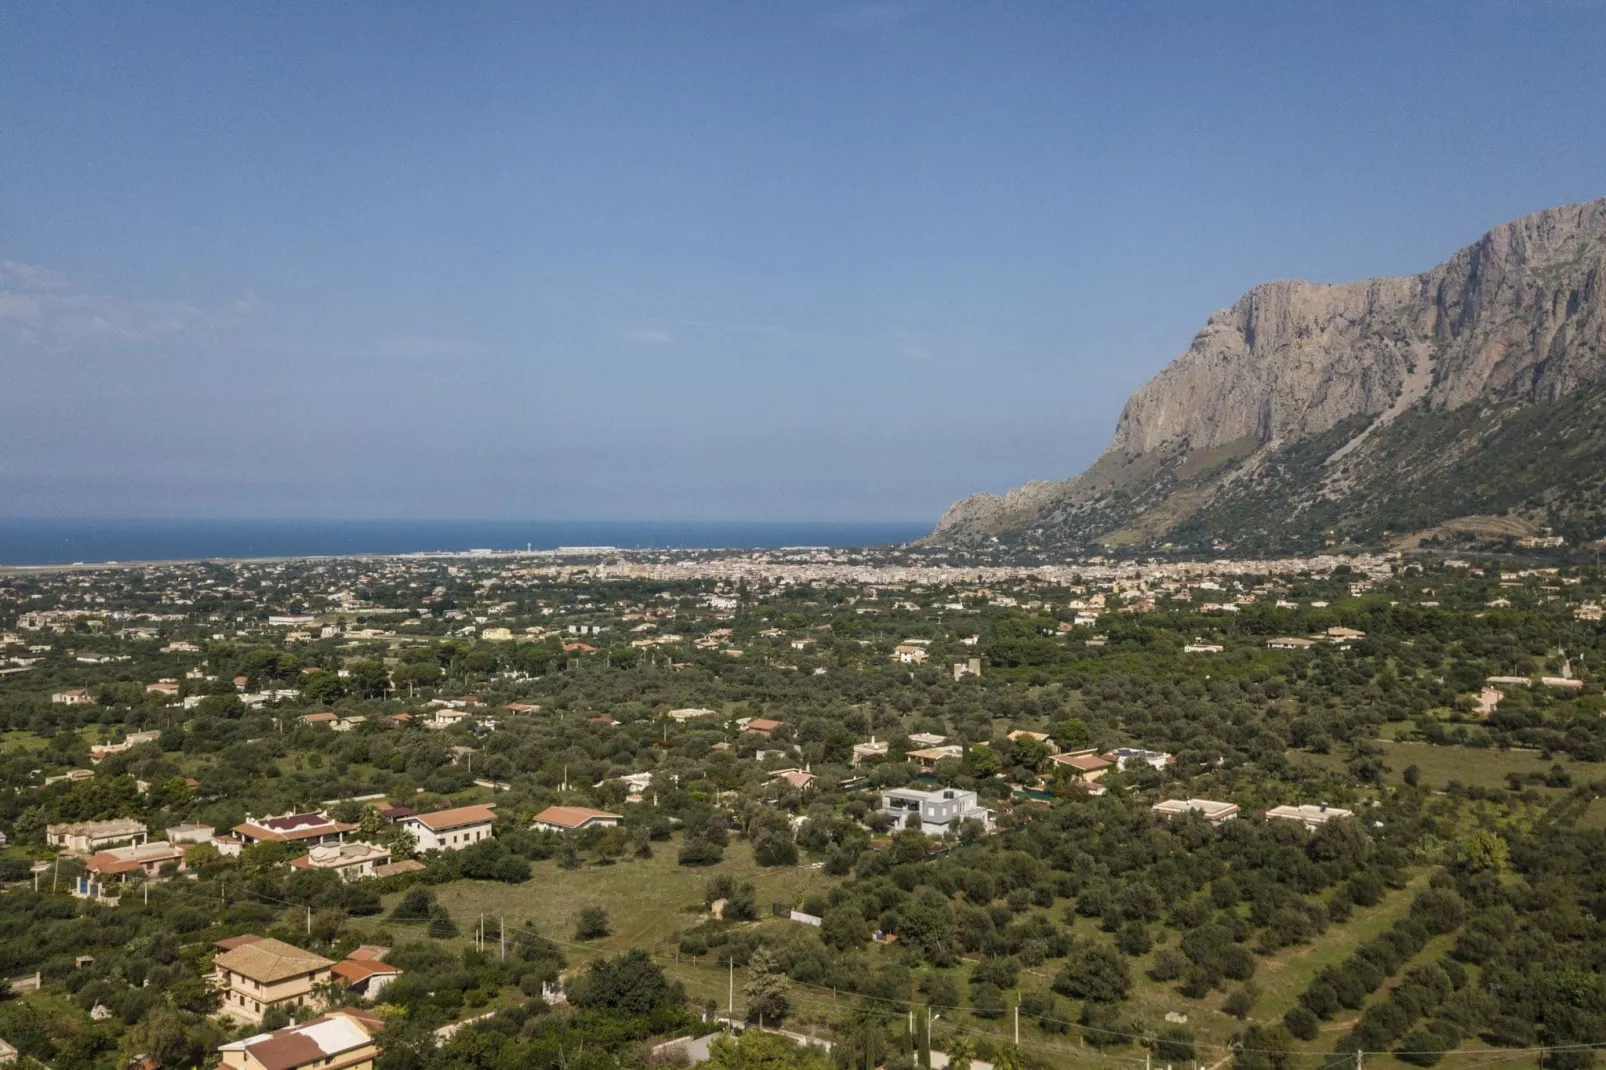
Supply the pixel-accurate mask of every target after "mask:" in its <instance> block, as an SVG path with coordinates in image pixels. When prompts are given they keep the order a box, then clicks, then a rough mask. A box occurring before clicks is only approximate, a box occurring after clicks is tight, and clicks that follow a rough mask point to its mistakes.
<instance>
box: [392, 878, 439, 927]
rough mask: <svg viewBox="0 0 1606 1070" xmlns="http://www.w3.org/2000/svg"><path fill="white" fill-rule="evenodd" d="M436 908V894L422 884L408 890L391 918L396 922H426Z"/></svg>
mask: <svg viewBox="0 0 1606 1070" xmlns="http://www.w3.org/2000/svg"><path fill="white" fill-rule="evenodd" d="M434 907H435V893H434V892H433V891H431V890H430V889H429V888H426V887H425V886H424V885H422V884H415V885H413V886H412V887H411V888H409V889H407V894H406V895H404V896H402V899H401V902H399V903H397V904H396V908H395V909H394V910H392V911H391V912H390V916H391V917H392V918H393V919H395V920H396V921H425V920H428V918H429V916H430V914H431V912H432V911H433V909H434Z"/></svg>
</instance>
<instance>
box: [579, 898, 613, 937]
mask: <svg viewBox="0 0 1606 1070" xmlns="http://www.w3.org/2000/svg"><path fill="white" fill-rule="evenodd" d="M611 932H613V923H612V922H610V921H609V920H608V912H607V911H606V910H604V909H603V908H602V907H597V906H591V907H586V908H584V909H583V910H581V911H580V917H579V920H577V921H576V922H575V924H574V938H575V939H576V940H600V939H602V938H603V937H604V936H607V935H608V934H609V933H611Z"/></svg>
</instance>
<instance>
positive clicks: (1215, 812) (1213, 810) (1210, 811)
mask: <svg viewBox="0 0 1606 1070" xmlns="http://www.w3.org/2000/svg"><path fill="white" fill-rule="evenodd" d="M1149 809H1151V810H1153V811H1154V812H1155V813H1157V814H1159V815H1160V816H1161V817H1181V816H1184V815H1186V814H1198V815H1200V816H1201V817H1203V818H1204V819H1205V820H1206V821H1208V822H1210V823H1211V824H1212V825H1219V824H1221V823H1222V822H1224V821H1231V820H1232V819H1233V818H1235V817H1237V816H1238V804H1237V803H1229V802H1216V801H1215V800H1213V799H1167V800H1165V801H1164V802H1157V803H1155V804H1154V805H1153V806H1151V807H1149Z"/></svg>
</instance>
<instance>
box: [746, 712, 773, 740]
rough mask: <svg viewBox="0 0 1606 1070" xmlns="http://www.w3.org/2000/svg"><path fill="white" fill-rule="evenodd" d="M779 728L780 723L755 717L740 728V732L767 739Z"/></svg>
mask: <svg viewBox="0 0 1606 1070" xmlns="http://www.w3.org/2000/svg"><path fill="white" fill-rule="evenodd" d="M779 727H781V722H780V721H772V720H770V719H769V718H768V717H755V718H753V719H752V720H751V721H748V722H747V724H745V725H743V726H742V731H743V732H751V733H752V734H753V735H755V736H762V737H764V738H765V739H769V738H770V737H771V736H773V735H774V734H775V730H776V729H777V728H779Z"/></svg>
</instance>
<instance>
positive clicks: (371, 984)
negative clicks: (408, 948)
mask: <svg viewBox="0 0 1606 1070" xmlns="http://www.w3.org/2000/svg"><path fill="white" fill-rule="evenodd" d="M331 971H332V972H333V973H334V975H335V977H336V978H338V979H339V981H340V983H341V984H343V985H345V986H346V987H347V988H349V989H351V990H352V991H353V992H357V993H359V994H360V995H363V996H366V997H367V998H369V999H372V998H374V997H375V996H377V995H379V993H380V992H381V991H382V990H383V989H384V987H385V986H386V985H388V984H390V982H392V981H394V980H395V979H396V978H398V977H400V976H401V974H402V969H401V967H400V966H392V965H391V964H390V963H388V962H383V961H381V960H379V959H353V958H347V959H346V960H345V961H343V962H337V963H335V964H334V966H332V967H331Z"/></svg>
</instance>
